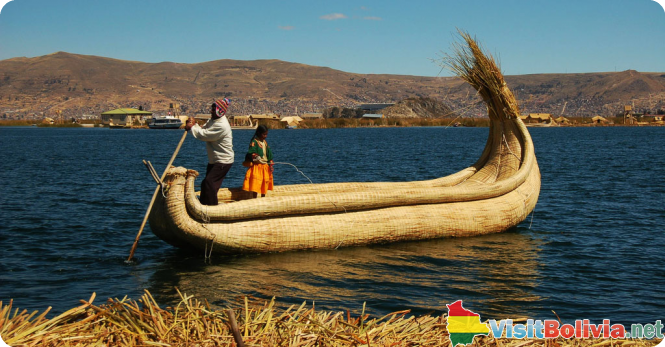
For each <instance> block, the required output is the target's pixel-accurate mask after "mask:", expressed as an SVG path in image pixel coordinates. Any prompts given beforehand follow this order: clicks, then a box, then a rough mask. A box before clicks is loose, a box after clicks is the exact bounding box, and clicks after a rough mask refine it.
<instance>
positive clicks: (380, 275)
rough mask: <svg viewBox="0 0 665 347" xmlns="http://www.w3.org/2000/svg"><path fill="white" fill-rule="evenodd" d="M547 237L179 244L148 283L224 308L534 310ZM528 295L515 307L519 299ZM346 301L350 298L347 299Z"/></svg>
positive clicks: (165, 295)
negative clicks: (207, 248) (207, 252)
mask: <svg viewBox="0 0 665 347" xmlns="http://www.w3.org/2000/svg"><path fill="white" fill-rule="evenodd" d="M538 252H539V248H538V241H537V240H536V239H534V238H532V237H531V236H529V235H527V234H522V233H521V232H520V231H517V230H512V231H509V232H507V233H502V234H494V235H487V236H479V237H471V238H459V239H439V240H429V241H416V242H402V243H395V244H386V245H375V246H368V247H352V248H341V249H338V250H328V251H315V252H287V253H274V254H263V255H248V256H234V257H217V258H213V259H212V261H211V263H210V264H206V263H205V261H204V256H203V254H202V252H201V254H195V253H188V252H185V251H177V252H174V253H172V254H170V255H169V256H168V257H167V258H166V259H164V261H163V262H162V263H161V264H160V265H159V266H158V267H157V269H156V271H155V272H154V274H153V276H152V277H151V278H150V281H149V283H150V285H149V290H150V291H151V293H152V294H153V295H155V296H156V297H158V298H159V299H158V300H160V302H164V303H167V302H168V303H170V304H173V303H175V302H176V301H177V298H178V297H177V294H176V291H175V287H177V288H178V289H179V290H180V291H181V292H182V293H186V294H188V295H194V296H195V297H197V298H199V299H204V298H205V299H206V300H208V301H209V302H210V303H211V304H212V305H213V306H215V307H217V308H221V307H225V306H234V307H238V306H241V305H243V304H242V302H243V300H244V297H245V296H250V297H255V298H259V299H265V300H270V298H271V297H273V296H275V297H276V300H277V303H278V306H280V307H282V308H285V307H288V306H290V305H292V304H297V305H300V304H301V303H302V302H303V301H307V302H308V304H310V305H311V302H312V301H314V302H315V303H316V307H317V308H321V309H327V310H346V309H349V310H351V311H360V310H361V309H362V306H363V302H366V303H367V312H369V313H371V314H374V315H377V316H380V315H383V314H386V313H389V312H393V311H396V310H402V309H411V310H412V313H414V314H425V313H433V312H436V313H437V314H438V313H441V312H446V311H447V308H446V306H445V305H446V304H449V303H452V302H454V301H456V300H459V299H464V300H466V302H468V304H467V305H468V307H470V308H472V309H473V308H474V307H475V308H476V310H478V311H477V312H482V313H484V314H489V315H490V316H497V315H501V316H502V317H503V316H505V315H513V316H515V315H526V314H529V313H532V312H530V311H529V310H530V309H533V308H534V305H537V303H538V301H539V300H541V298H540V297H539V296H538V295H536V294H534V289H535V288H536V287H537V285H538V282H539V273H538V267H539V264H538ZM516 302H518V303H520V304H519V305H516V304H515V303H516ZM340 305H344V306H340Z"/></svg>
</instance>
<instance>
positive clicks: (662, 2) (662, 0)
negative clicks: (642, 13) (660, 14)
mask: <svg viewBox="0 0 665 347" xmlns="http://www.w3.org/2000/svg"><path fill="white" fill-rule="evenodd" d="M653 1H655V2H657V3H659V4H660V6H663V10H665V0H653Z"/></svg>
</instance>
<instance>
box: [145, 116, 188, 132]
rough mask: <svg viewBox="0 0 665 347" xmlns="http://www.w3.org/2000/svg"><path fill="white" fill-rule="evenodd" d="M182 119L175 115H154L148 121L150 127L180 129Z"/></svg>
mask: <svg viewBox="0 0 665 347" xmlns="http://www.w3.org/2000/svg"><path fill="white" fill-rule="evenodd" d="M180 127H182V120H180V118H177V117H173V116H163V117H154V118H152V119H151V120H150V122H149V123H148V128H150V129H180Z"/></svg>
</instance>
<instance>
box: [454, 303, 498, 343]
mask: <svg viewBox="0 0 665 347" xmlns="http://www.w3.org/2000/svg"><path fill="white" fill-rule="evenodd" d="M446 306H448V333H449V334H450V343H451V344H452V345H453V347H455V346H457V345H458V344H462V345H469V344H471V343H473V338H474V337H476V335H485V336H487V335H489V333H490V329H489V328H488V327H487V324H483V323H480V315H479V314H477V313H474V312H471V311H469V310H467V309H465V308H463V307H462V300H458V301H455V302H454V303H452V304H450V305H446Z"/></svg>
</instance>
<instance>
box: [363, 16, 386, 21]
mask: <svg viewBox="0 0 665 347" xmlns="http://www.w3.org/2000/svg"><path fill="white" fill-rule="evenodd" d="M363 19H364V20H383V18H381V17H372V16H368V17H363Z"/></svg>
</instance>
